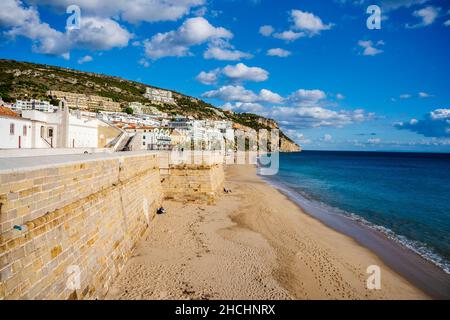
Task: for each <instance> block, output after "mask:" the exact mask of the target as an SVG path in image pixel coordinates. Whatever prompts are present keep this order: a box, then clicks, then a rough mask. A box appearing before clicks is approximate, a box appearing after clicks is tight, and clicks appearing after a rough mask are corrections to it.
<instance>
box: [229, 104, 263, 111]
mask: <svg viewBox="0 0 450 320" xmlns="http://www.w3.org/2000/svg"><path fill="white" fill-rule="evenodd" d="M221 108H222V109H224V110H232V111H237V112H252V113H257V112H261V111H263V110H264V107H263V106H262V105H261V104H259V103H254V102H235V103H231V102H227V103H225V104H224V105H223V106H222V107H221Z"/></svg>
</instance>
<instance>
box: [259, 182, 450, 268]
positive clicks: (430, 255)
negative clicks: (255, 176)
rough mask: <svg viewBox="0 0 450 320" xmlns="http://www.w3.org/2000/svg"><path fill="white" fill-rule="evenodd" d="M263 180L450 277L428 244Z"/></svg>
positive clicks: (291, 188)
mask: <svg viewBox="0 0 450 320" xmlns="http://www.w3.org/2000/svg"><path fill="white" fill-rule="evenodd" d="M263 179H264V180H265V181H267V182H268V183H269V184H271V185H272V186H274V187H275V188H277V189H279V190H280V191H282V192H283V193H284V194H286V195H287V196H290V197H292V198H293V199H292V200H294V202H296V200H298V202H299V204H300V205H301V204H302V203H303V204H307V205H308V206H312V207H316V208H319V209H321V210H322V211H326V212H327V213H329V214H338V215H342V216H344V217H346V218H348V219H350V220H352V221H354V222H356V223H359V224H361V225H363V226H365V227H367V228H369V229H371V230H374V231H376V232H379V233H381V234H383V235H384V236H385V237H386V238H388V239H389V240H391V241H394V242H395V243H398V244H400V245H401V246H403V247H405V248H407V249H409V250H411V251H413V252H414V253H416V254H418V255H419V256H421V257H422V258H424V259H425V260H427V261H429V262H431V263H433V264H434V265H436V266H437V267H439V268H440V269H442V270H443V271H444V272H445V273H447V274H449V275H450V263H449V261H447V260H446V259H445V258H443V257H442V256H441V255H439V254H438V253H436V252H435V251H434V250H433V249H432V248H430V247H429V246H427V244H425V243H423V242H420V241H416V240H411V239H408V238H407V237H405V236H403V235H399V234H396V233H395V232H394V231H392V230H391V229H389V228H387V227H384V226H380V225H377V224H374V223H372V222H370V221H368V220H366V219H364V218H363V217H361V216H359V215H358V214H356V213H352V212H348V211H346V210H342V209H340V208H336V207H332V206H330V205H328V204H326V203H324V202H322V201H320V200H318V199H315V198H314V197H312V196H311V195H309V194H307V193H305V192H304V191H303V190H302V191H299V190H295V189H294V187H293V186H289V185H287V184H285V183H284V182H283V181H280V180H275V179H273V178H267V177H263ZM313 216H314V214H313Z"/></svg>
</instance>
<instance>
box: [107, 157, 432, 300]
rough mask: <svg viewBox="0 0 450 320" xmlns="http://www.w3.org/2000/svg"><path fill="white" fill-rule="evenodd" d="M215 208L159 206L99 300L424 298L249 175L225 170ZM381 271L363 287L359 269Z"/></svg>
mask: <svg viewBox="0 0 450 320" xmlns="http://www.w3.org/2000/svg"><path fill="white" fill-rule="evenodd" d="M225 186H226V188H228V189H231V190H232V193H230V194H223V196H221V197H220V199H218V201H217V203H216V204H215V205H200V204H194V203H179V202H172V201H167V202H166V203H165V207H166V209H167V214H165V215H159V216H156V217H155V219H154V220H153V221H152V222H151V223H150V227H149V229H148V231H147V232H146V234H145V235H144V237H143V239H142V240H141V241H140V242H139V243H138V245H137V247H136V249H135V251H134V253H133V256H132V258H131V259H130V260H129V261H128V263H127V264H126V266H125V268H124V269H123V270H122V271H121V273H120V275H119V277H118V279H117V280H116V281H115V283H114V284H113V286H112V287H111V288H110V290H109V293H108V295H107V297H106V298H107V299H244V300H245V299H429V298H430V296H429V295H427V294H425V293H424V292H423V291H422V290H420V289H418V288H417V287H416V286H414V285H412V284H411V283H410V282H409V281H408V280H406V279H405V278H404V277H403V276H400V275H399V274H398V273H397V272H396V271H394V270H393V269H392V268H391V267H389V266H388V265H386V264H385V263H384V262H383V260H382V259H380V258H379V257H378V256H377V255H375V254H374V253H373V252H371V251H370V250H369V249H367V248H365V247H364V246H362V245H360V244H359V243H358V242H357V241H355V240H353V239H352V238H350V237H348V236H347V235H344V234H341V233H339V232H337V231H335V230H333V229H332V228H330V227H328V226H326V225H325V224H324V223H322V222H321V221H319V220H318V219H316V218H313V217H311V216H310V215H308V214H307V213H305V212H304V211H303V210H302V209H301V208H300V207H299V206H298V204H296V203H294V202H293V201H292V200H291V199H289V198H288V197H286V195H284V194H282V193H281V192H280V191H279V190H277V189H276V188H275V187H273V186H271V185H270V184H268V183H267V182H266V181H264V180H262V179H261V178H260V177H259V176H257V174H256V168H255V167H254V166H242V165H235V166H228V167H227V168H226V181H225ZM371 265H377V266H379V267H380V269H381V289H380V290H369V289H367V288H366V280H367V278H368V277H369V274H367V273H366V270H367V267H369V266H371Z"/></svg>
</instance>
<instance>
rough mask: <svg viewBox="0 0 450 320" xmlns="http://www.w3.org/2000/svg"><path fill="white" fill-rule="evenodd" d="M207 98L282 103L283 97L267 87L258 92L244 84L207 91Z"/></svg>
mask: <svg viewBox="0 0 450 320" xmlns="http://www.w3.org/2000/svg"><path fill="white" fill-rule="evenodd" d="M202 96H203V97H205V98H214V99H219V100H222V101H227V102H232V101H234V102H242V103H257V102H259V103H281V102H282V101H283V98H282V97H281V96H280V95H278V94H277V93H274V92H272V91H270V90H267V89H262V90H261V91H260V92H259V93H258V94H256V93H254V92H253V91H251V90H247V89H245V88H244V87H243V86H233V85H228V86H223V87H221V88H219V89H217V90H211V91H208V92H205V93H204V94H203V95H202Z"/></svg>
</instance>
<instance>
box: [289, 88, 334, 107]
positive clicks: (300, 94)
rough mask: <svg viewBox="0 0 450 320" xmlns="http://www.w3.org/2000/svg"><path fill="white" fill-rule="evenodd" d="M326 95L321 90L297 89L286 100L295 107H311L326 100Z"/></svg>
mask: <svg viewBox="0 0 450 320" xmlns="http://www.w3.org/2000/svg"><path fill="white" fill-rule="evenodd" d="M326 97H327V95H326V94H325V92H323V91H322V90H318V89H314V90H306V89H299V90H297V91H295V92H294V93H292V94H291V95H290V96H289V97H288V100H289V102H290V103H292V104H293V105H295V106H299V107H313V106H317V105H319V103H321V101H323V100H324V99H326Z"/></svg>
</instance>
